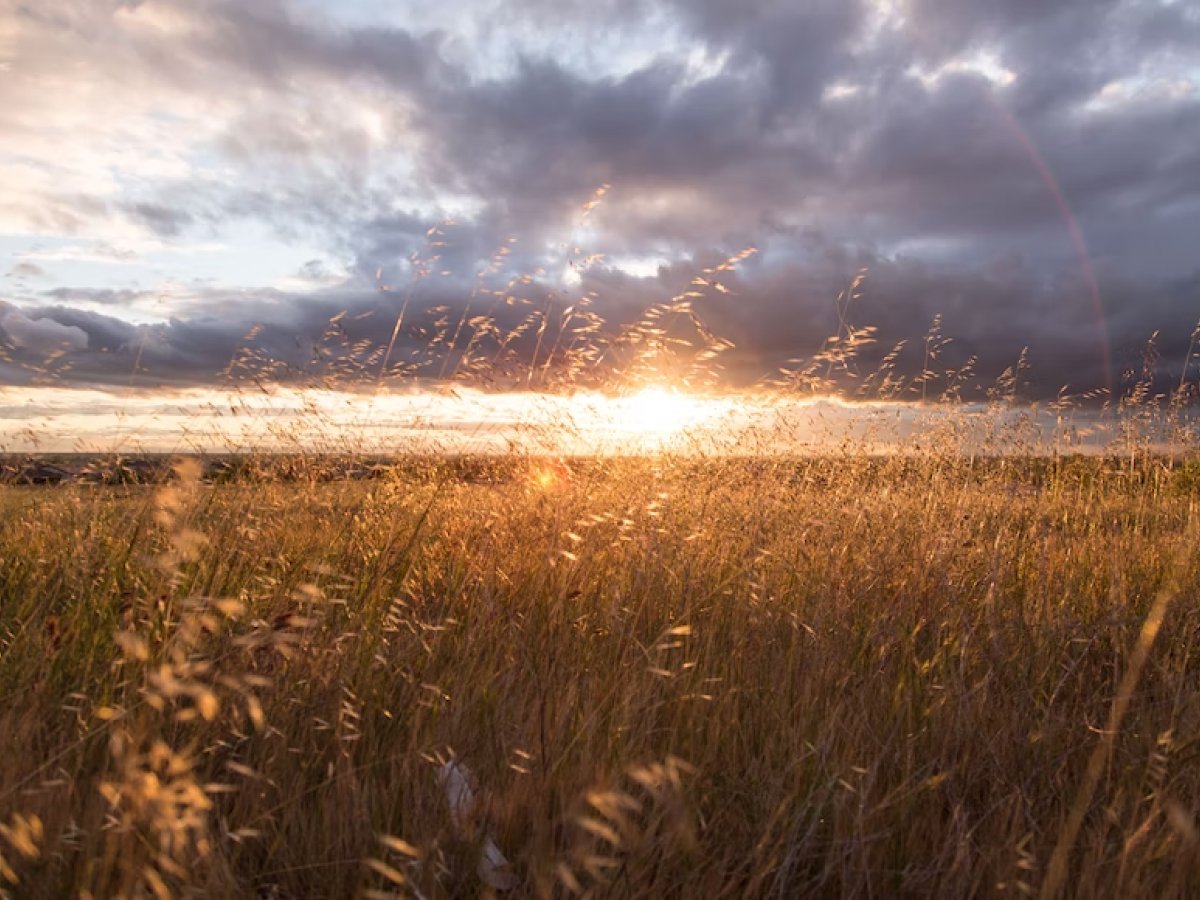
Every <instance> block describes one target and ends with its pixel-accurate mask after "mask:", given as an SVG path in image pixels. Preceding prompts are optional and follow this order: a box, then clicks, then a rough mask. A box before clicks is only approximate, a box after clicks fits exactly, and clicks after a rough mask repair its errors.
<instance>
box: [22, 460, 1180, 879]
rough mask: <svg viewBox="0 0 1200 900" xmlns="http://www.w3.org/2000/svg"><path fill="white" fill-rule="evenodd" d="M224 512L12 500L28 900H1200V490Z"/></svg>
mask: <svg viewBox="0 0 1200 900" xmlns="http://www.w3.org/2000/svg"><path fill="white" fill-rule="evenodd" d="M464 472H466V473H474V474H471V476H470V477H468V476H467V475H466V474H464ZM479 472H482V473H483V474H482V475H480V474H479ZM198 475H199V471H198V468H197V467H196V465H195V464H194V463H191V462H186V461H185V462H183V463H182V464H181V466H180V470H179V478H178V479H176V480H174V481H172V482H171V483H168V484H165V485H129V486H89V485H61V486H55V487H15V486H9V487H0V696H3V697H4V698H6V701H5V703H4V704H2V705H0V734H3V735H4V744H5V752H4V753H3V754H2V755H0V823H3V824H4V827H5V830H4V831H3V832H0V853H2V854H3V859H4V864H3V865H2V866H0V878H2V879H3V883H4V884H7V889H8V890H10V891H11V892H12V893H13V895H14V896H31V897H57V896H66V895H83V896H93V897H107V896H115V895H126V896H145V895H152V896H153V895H157V896H194V895H197V894H201V895H209V896H231V897H232V896H245V897H254V896H259V897H266V896H271V897H317V896H362V895H364V894H365V895H373V896H383V895H389V894H392V895H396V896H424V897H439V896H473V895H476V894H486V893H488V892H489V891H490V890H491V888H489V887H488V885H487V884H486V883H485V881H483V880H481V879H480V877H479V875H478V874H477V870H478V865H477V862H478V854H479V848H480V846H481V845H482V844H483V842H484V841H485V839H486V837H487V835H489V834H490V835H492V836H494V838H495V841H496V844H497V845H498V846H499V848H500V849H501V850H502V851H503V853H504V854H505V856H506V857H507V859H508V861H509V862H510V863H511V871H510V872H506V873H505V874H506V875H508V876H510V877H511V879H512V880H514V881H515V883H516V889H515V893H516V895H517V896H525V895H532V896H546V897H550V896H567V895H570V894H590V895H593V896H680V897H683V896H704V897H717V896H805V895H808V896H815V895H826V896H828V895H837V894H841V895H863V896H865V895H872V896H894V895H910V896H931V895H937V896H966V895H972V894H975V895H993V894H1002V893H1011V894H1014V895H1021V894H1030V893H1036V892H1037V891H1038V890H1039V889H1041V888H1043V887H1044V886H1045V885H1046V884H1047V872H1048V867H1049V864H1050V860H1051V857H1052V854H1053V853H1054V851H1055V848H1056V847H1060V848H1061V849H1060V855H1061V854H1065V856H1064V858H1065V860H1066V861H1067V866H1068V868H1067V875H1068V877H1067V879H1066V880H1065V886H1066V887H1065V892H1066V893H1067V894H1071V895H1080V896H1093V895H1104V896H1114V897H1116V896H1120V897H1128V896H1135V895H1140V896H1171V895H1176V896H1184V895H1185V894H1186V893H1187V891H1188V889H1189V888H1190V887H1194V885H1195V884H1196V882H1197V879H1198V878H1200V855H1198V836H1197V831H1196V825H1195V821H1194V817H1195V811H1196V810H1197V809H1198V808H1200V766H1197V765H1196V756H1197V753H1198V752H1200V693H1198V692H1197V689H1196V685H1197V683H1198V682H1197V676H1198V675H1200V652H1198V647H1197V643H1198V642H1200V607H1198V606H1197V604H1196V597H1197V587H1198V586H1200V565H1198V563H1200V560H1198V558H1197V553H1196V550H1195V548H1196V546H1197V544H1196V526H1197V522H1198V517H1197V510H1196V502H1197V498H1198V497H1200V488H1198V487H1197V485H1198V483H1200V482H1198V479H1197V477H1196V476H1197V468H1196V466H1195V465H1194V464H1191V463H1181V462H1179V461H1175V462H1172V461H1169V460H1165V459H1160V458H1155V457H1151V456H1143V457H1127V458H1124V459H1121V460H1115V459H1104V458H1091V459H1081V458H1067V457H1064V458H1058V459H1040V460H1032V459H1028V460H1026V459H988V460H982V459H971V458H969V457H963V456H957V455H945V456H938V455H935V454H928V455H926V456H924V457H920V458H914V457H912V456H906V457H900V456H897V457H876V458H871V457H866V456H853V455H847V456H843V457H838V458H832V457H829V458H817V459H811V460H790V461H785V460H772V459H759V460H749V459H743V460H703V459H694V458H687V457H677V458H672V457H659V458H653V459H651V458H646V459H608V460H602V461H601V460H595V461H588V460H579V461H575V462H572V463H569V464H564V463H561V462H553V461H549V460H540V459H537V458H525V459H517V458H513V459H509V460H507V461H505V463H504V465H502V466H500V467H499V468H496V467H495V463H488V464H487V465H485V466H482V467H479V468H478V472H477V471H476V469H472V468H470V467H468V468H466V469H464V468H463V467H462V466H450V465H443V464H438V463H437V462H436V461H433V460H431V461H426V462H424V463H421V462H419V461H410V462H409V463H407V464H403V465H398V466H396V467H395V468H393V469H389V470H387V471H385V472H383V473H382V474H380V475H379V477H376V478H374V479H373V480H369V481H351V480H346V481H329V482H321V481H319V480H318V479H317V478H315V477H314V478H313V479H311V480H309V481H303V480H301V481H292V482H274V483H272V482H270V481H266V480H262V481H256V480H248V481H245V482H241V483H230V484H210V483H206V482H203V481H201V480H200V479H199V477H198ZM1163 590H1166V591H1168V592H1169V596H1167V597H1166V598H1165V599H1166V600H1168V601H1170V603H1169V606H1168V608H1167V613H1166V616H1165V619H1164V620H1163V622H1162V627H1161V631H1160V632H1159V633H1158V634H1157V639H1156V640H1155V641H1154V643H1153V646H1152V647H1151V648H1150V653H1149V656H1148V661H1147V662H1146V664H1145V666H1144V669H1142V670H1140V671H1138V672H1136V673H1135V674H1137V675H1138V676H1139V677H1138V678H1137V679H1136V683H1134V684H1133V686H1132V687H1133V690H1132V693H1131V694H1130V696H1129V698H1128V701H1129V705H1128V712H1127V713H1126V714H1125V716H1124V719H1123V721H1120V722H1119V728H1118V729H1117V730H1116V733H1115V734H1108V735H1107V736H1106V735H1105V730H1106V728H1105V725H1106V722H1108V721H1109V717H1110V712H1111V710H1112V707H1113V701H1114V696H1115V695H1116V694H1117V693H1118V685H1119V683H1120V681H1121V679H1122V677H1123V676H1124V675H1125V674H1127V672H1128V670H1129V667H1130V659H1131V654H1132V653H1133V649H1134V647H1135V645H1136V644H1137V642H1138V636H1139V633H1140V632H1141V630H1142V628H1143V624H1144V621H1145V619H1146V617H1147V613H1148V611H1149V610H1150V609H1151V606H1152V604H1153V603H1154V602H1155V598H1156V597H1159V596H1160V592H1161V591H1163ZM1106 741H1107V742H1109V745H1108V746H1105V742H1106ZM1097 748H1099V751H1102V757H1103V758H1102V759H1101V762H1102V763H1103V767H1102V768H1101V769H1099V770H1098V772H1097V777H1096V780H1095V781H1096V783H1095V785H1094V794H1093V796H1091V797H1090V798H1089V797H1087V796H1085V794H1086V790H1085V788H1086V785H1087V783H1088V779H1089V775H1088V767H1089V758H1090V757H1091V756H1093V755H1094V754H1095V753H1097V752H1099V751H1098V750H1097ZM451 758H455V759H458V760H460V761H461V762H462V763H463V764H464V765H465V766H467V767H469V769H470V770H471V771H472V772H473V773H474V776H475V778H476V779H477V785H476V787H477V788H478V802H477V803H476V804H475V806H474V808H473V809H472V810H471V811H470V815H469V817H468V821H466V822H463V821H461V820H460V821H456V818H455V817H454V816H452V814H451V811H450V809H449V807H448V806H447V802H446V796H445V794H444V792H443V790H442V786H441V785H440V784H439V781H438V767H439V765H441V764H442V763H444V762H445V761H446V760H448V759H451ZM1081 797H1082V798H1083V805H1084V809H1083V812H1084V816H1083V819H1082V822H1081V824H1080V827H1079V833H1078V837H1077V838H1072V839H1070V840H1069V846H1065V847H1064V846H1063V840H1064V823H1065V822H1067V820H1068V819H1069V817H1070V816H1071V813H1072V809H1073V808H1074V807H1075V806H1076V805H1078V803H1079V802H1080V798H1081ZM381 838H382V840H381ZM1051 887H1053V885H1051Z"/></svg>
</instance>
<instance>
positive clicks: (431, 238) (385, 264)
mask: <svg viewBox="0 0 1200 900" xmlns="http://www.w3.org/2000/svg"><path fill="white" fill-rule="evenodd" d="M0 22H2V23H3V24H2V27H0V61H2V62H3V69H2V70H0V136H2V138H3V140H2V141H0V146H2V147H3V148H4V149H3V150H0V176H3V178H4V180H5V183H6V185H10V186H12V189H11V190H6V192H5V195H4V196H3V197H2V198H0V235H7V236H8V243H7V244H6V245H5V246H9V247H11V248H13V249H12V250H11V253H12V256H13V259H12V260H11V264H10V265H8V266H6V270H7V271H9V276H8V278H7V279H6V280H4V281H2V282H0V298H3V302H4V305H3V306H2V307H0V339H2V340H3V341H4V343H5V344H6V345H7V349H6V351H5V356H6V360H3V361H0V379H3V380H4V381H6V382H7V383H11V384H22V383H29V382H32V381H38V380H42V379H46V378H56V379H58V380H59V381H62V382H65V383H88V384H101V385H102V384H125V383H128V382H129V380H130V378H131V377H134V378H136V379H137V380H138V382H139V383H140V384H143V385H151V384H162V385H203V384H210V383H215V382H218V381H220V380H221V379H222V378H227V377H230V376H231V375H234V374H237V373H241V374H247V373H250V372H251V371H253V372H254V373H255V374H256V375H257V376H259V377H270V378H277V379H281V380H303V379H306V378H325V379H334V380H336V381H338V383H344V384H351V383H360V384H361V383H370V382H371V380H372V379H380V378H385V377H386V378H392V377H395V378H400V377H401V376H405V375H419V376H420V377H424V378H429V379H437V378H439V377H445V376H446V375H447V374H448V373H451V372H453V371H454V370H455V369H456V368H457V367H458V364H459V363H460V362H461V360H460V359H459V358H458V357H457V356H456V355H455V352H454V350H453V349H452V351H451V352H450V355H449V358H450V361H449V362H447V357H446V353H447V351H446V350H445V348H444V347H443V348H442V349H441V350H439V349H438V348H436V347H435V348H434V350H433V351H432V352H430V351H429V349H428V346H427V345H428V343H429V339H430V336H431V335H433V334H436V333H437V332H438V330H439V328H440V329H441V330H443V331H445V330H446V329H447V328H448V329H449V334H448V335H447V341H446V343H447V344H448V345H449V346H450V347H451V348H457V351H460V352H461V351H462V350H463V349H464V348H466V347H467V346H468V345H470V341H471V337H472V335H475V334H476V333H477V332H478V331H479V330H480V328H481V327H482V326H481V325H480V324H479V323H476V324H469V321H470V320H471V319H472V318H473V317H475V316H480V315H484V314H489V315H492V316H493V317H494V318H495V321H496V322H497V323H498V324H499V325H500V326H502V328H503V329H512V328H516V327H518V326H519V325H520V323H521V322H522V321H524V320H525V319H526V317H527V316H529V315H531V314H534V318H533V319H531V320H529V326H528V334H526V335H522V336H519V337H518V338H516V339H514V340H513V341H512V342H511V343H510V344H509V345H507V346H506V347H502V346H501V342H500V341H499V340H492V339H491V338H489V337H488V336H486V335H484V336H481V337H479V339H478V341H477V344H476V345H475V346H476V349H477V350H479V351H480V353H481V354H482V353H483V352H484V351H485V350H486V351H487V352H488V353H491V352H492V351H493V350H494V351H495V356H494V357H493V358H494V359H495V360H497V372H498V373H499V376H498V377H497V380H496V384H497V385H500V386H503V385H505V384H507V383H508V382H506V381H505V379H504V377H502V376H503V375H504V373H505V372H507V371H508V370H507V369H505V366H504V365H501V364H500V362H502V361H503V360H505V359H507V360H509V361H510V362H512V366H511V369H512V371H513V372H515V371H517V369H518V368H519V367H518V366H517V361H519V360H524V361H525V362H526V363H528V362H529V361H530V360H532V361H533V364H534V365H535V366H537V365H538V363H539V362H541V361H542V360H543V359H544V360H545V361H546V362H547V363H550V362H551V361H552V358H553V353H554V352H557V350H556V349H555V348H556V342H557V349H561V348H562V347H567V346H570V345H571V342H572V341H573V340H584V339H585V337H586V336H587V335H589V334H591V335H592V336H593V337H594V336H595V335H597V334H598V335H604V336H607V337H608V338H611V336H612V335H614V334H616V333H617V332H619V330H620V327H621V326H622V325H627V324H628V323H630V322H635V321H637V320H638V318H639V317H640V316H641V315H642V313H643V311H644V310H645V309H647V308H648V307H651V306H653V305H654V304H661V303H665V302H667V301H669V300H670V299H671V298H673V297H678V296H680V295H681V294H683V293H685V292H688V291H689V290H692V291H694V292H695V293H696V296H694V297H692V298H690V299H691V300H692V305H693V307H694V311H695V313H696V315H697V316H698V318H699V319H701V320H702V321H703V322H704V323H705V324H706V326H707V327H708V328H710V329H711V330H712V331H714V332H715V333H716V334H718V335H720V336H722V337H725V338H728V340H729V341H731V342H732V345H733V346H732V347H731V348H727V349H724V352H722V353H721V354H720V357H719V359H720V362H721V364H722V366H723V369H722V375H721V378H722V379H723V380H724V381H725V382H726V383H728V384H746V383H753V382H755V381H756V380H761V379H763V378H764V377H770V376H771V375H772V373H777V372H778V370H779V369H780V367H784V368H787V367H789V366H793V367H794V366H796V365H800V366H803V364H804V363H803V361H804V360H808V359H811V358H812V356H813V355H814V354H816V353H818V352H819V351H820V349H821V347H822V344H823V341H824V339H825V338H826V337H827V336H829V335H830V334H833V333H835V332H837V330H838V329H839V327H840V326H842V325H843V323H844V322H849V324H851V325H853V326H867V325H872V326H875V327H876V328H877V331H876V332H875V334H874V338H875V339H876V341H877V343H876V344H874V345H872V346H870V347H867V348H864V349H863V350H862V353H861V356H862V358H861V361H860V364H859V368H860V370H861V372H862V373H865V372H867V371H869V370H870V369H871V368H872V367H873V366H874V365H876V364H877V363H878V361H879V359H881V358H882V357H883V355H884V354H885V353H886V352H887V351H888V350H890V349H891V348H892V347H893V346H894V345H895V344H896V343H898V342H901V341H906V342H907V349H906V350H905V351H903V352H902V353H901V355H900V356H899V358H898V362H897V371H898V372H900V373H901V374H903V375H905V376H906V377H909V378H911V377H912V375H913V374H915V372H916V371H918V370H919V369H920V368H921V365H922V363H923V362H924V361H925V356H924V353H923V348H924V347H925V337H926V335H927V333H928V331H929V329H930V327H931V325H932V323H933V321H934V317H935V316H940V322H941V325H940V327H941V331H942V332H943V333H944V334H945V335H947V336H950V337H953V338H954V342H953V343H951V344H949V345H948V346H947V347H946V348H945V349H944V351H943V353H942V355H941V356H940V357H939V359H938V364H939V366H941V367H942V368H944V369H957V368H961V367H963V366H965V365H966V364H967V363H968V362H969V361H971V360H972V359H973V360H974V363H973V365H974V368H975V370H976V371H977V372H978V377H979V378H980V379H982V380H983V381H985V382H986V381H988V380H990V379H992V378H994V377H995V376H996V375H998V374H999V373H1000V372H1002V371H1003V370H1004V369H1005V368H1007V367H1009V366H1011V365H1013V364H1014V363H1015V362H1016V360H1017V358H1018V357H1019V356H1020V354H1021V353H1022V350H1023V348H1026V347H1028V356H1029V360H1030V365H1031V368H1030V370H1029V374H1028V379H1027V384H1026V385H1025V388H1024V389H1025V390H1026V392H1027V393H1028V395H1029V396H1051V395H1053V394H1055V393H1056V392H1057V391H1058V390H1059V389H1060V388H1061V387H1062V386H1064V385H1067V386H1070V388H1071V389H1072V390H1075V391H1086V390H1089V389H1093V388H1098V387H1103V386H1105V385H1112V386H1113V387H1114V388H1116V389H1119V388H1120V386H1121V384H1122V378H1123V373H1124V372H1125V370H1126V369H1136V368H1137V367H1138V366H1139V365H1140V359H1141V355H1142V350H1143V347H1144V345H1145V342H1146V341H1147V339H1148V338H1149V337H1150V336H1151V334H1153V333H1154V332H1156V331H1157V332H1160V335H1159V337H1158V339H1157V344H1158V351H1159V354H1160V356H1159V359H1160V360H1161V366H1162V369H1163V378H1164V380H1170V379H1174V380H1177V379H1178V377H1179V375H1180V373H1181V369H1182V367H1183V366H1184V365H1185V357H1186V354H1187V352H1188V347H1189V339H1190V336H1191V333H1192V329H1193V326H1194V325H1195V322H1196V320H1197V319H1198V318H1200V266H1198V264H1197V260H1196V246H1195V237H1194V236H1195V235H1196V234H1197V233H1200V149H1198V148H1200V70H1198V69H1197V68H1196V66H1195V63H1194V52H1193V49H1192V48H1194V47H1196V46H1200V13H1198V12H1197V11H1196V10H1195V9H1194V8H1193V7H1192V6H1191V5H1189V4H1184V3H1170V2H1159V0H1102V2H1083V0H1072V2H1064V3H1056V4H1043V5H1041V6H1039V5H1033V6H1031V5H1029V4H1027V3H1019V2H1016V0H1011V2H998V3H994V2H989V3H983V2H978V3H966V4H964V3H959V2H955V3H949V2H946V0H910V2H883V0H878V2H842V0H838V2H822V0H818V2H813V3H804V4H797V3H790V2H782V0H780V2H773V0H755V2H751V3H743V2H739V3H734V2H719V0H700V2H686V3H685V2H682V0H680V2H672V0H607V2H597V3H586V4H585V3H565V4H558V3H556V4H549V3H546V2H543V0H523V2H522V0H511V2H479V3H457V4H453V5H452V8H451V7H449V6H448V7H447V9H445V10H442V11H441V12H437V13H432V12H430V11H429V10H428V9H427V8H424V7H423V6H422V5H417V4H387V5H378V4H372V3H369V2H367V0H360V2H358V3H351V4H343V5H339V7H338V9H337V11H336V12H333V11H330V10H329V9H327V8H326V7H325V5H318V4H309V3H304V2H300V0H295V2H290V3H289V2H283V0H264V2H261V3H255V4H243V3H235V2H232V0H229V2H225V0H205V2H184V0H143V2H115V0H114V2H108V0H87V2H84V0H66V2H61V3H55V4H52V5H48V4H33V3H23V2H15V0H10V2H8V3H5V4H2V5H0ZM463 23H466V24H463ZM68 59H69V60H71V61H72V64H71V65H70V66H65V65H64V64H63V60H68ZM601 185H608V186H609V187H608V189H607V190H606V192H605V193H604V194H603V197H602V199H600V202H599V203H597V204H595V205H594V206H590V205H589V201H590V200H592V199H593V198H594V197H595V195H596V191H597V188H599V187H600V186H601ZM431 229H435V230H434V231H433V232H432V233H431ZM300 246H303V247H306V248H308V247H312V248H317V252H318V254H319V255H318V256H317V257H315V258H311V259H308V260H300V261H297V262H296V263H295V265H293V266H292V268H291V270H289V271H286V272H284V271H280V272H279V273H278V274H277V277H274V278H272V279H265V278H263V276H262V273H261V271H259V268H256V267H258V266H260V265H265V263H264V262H263V261H264V260H267V259H273V258H274V256H273V254H274V255H278V256H279V257H280V258H281V259H282V258H284V257H285V256H286V251H287V249H288V248H295V247H300ZM204 247H224V248H226V250H227V251H228V253H227V256H220V255H219V254H217V255H216V256H214V259H215V260H217V261H220V260H225V259H229V260H233V262H230V263H229V264H228V265H227V266H226V269H225V270H223V271H221V272H220V276H221V277H220V278H213V277H203V276H200V275H196V276H194V277H192V278H190V279H184V280H180V278H179V276H178V274H177V272H178V271H180V270H181V269H182V268H186V267H187V266H191V265H193V264H194V265H199V263H193V262H187V263H186V265H185V263H184V260H185V258H186V259H187V260H195V259H198V258H199V256H198V254H200V253H201V249H200V248H204ZM746 247H755V248H757V250H758V252H757V253H756V254H755V255H754V256H752V257H748V258H746V259H744V260H743V261H742V262H741V263H740V264H739V266H738V268H737V269H736V270H734V271H723V272H720V273H719V274H718V275H717V276H712V275H711V273H710V274H709V275H705V274H704V270H705V269H711V268H712V267H714V266H716V265H718V264H719V263H720V262H721V261H722V260H724V259H727V258H729V257H731V256H733V255H734V254H737V253H738V252H739V251H740V250H742V249H743V248H746ZM235 251H239V252H240V255H236V254H235ZM156 254H157V256H156ZM229 254H235V255H229ZM98 260H105V261H106V262H103V263H102V262H99V261H98ZM103 266H107V269H105V273H108V272H119V273H121V274H115V275H114V274H103V275H102V276H101V275H96V272H97V271H99V268H101V267H103ZM239 267H241V268H239ZM864 270H865V271H866V277H865V280H863V281H862V282H861V285H860V287H859V289H858V290H857V293H858V294H859V295H860V296H859V297H858V299H856V300H854V301H853V302H852V303H851V304H850V305H849V307H848V308H842V309H841V310H840V311H839V307H838V306H837V304H836V302H835V301H836V298H837V297H838V295H839V293H840V292H842V291H844V290H846V289H847V287H848V286H849V285H850V284H851V282H852V281H853V280H854V279H855V277H856V276H857V275H858V274H859V273H860V272H862V271H864ZM697 276H701V277H703V278H704V279H705V280H708V281H718V282H720V285H721V287H720V288H719V289H718V288H716V287H714V286H712V285H705V284H700V285H698V286H697V284H696V282H695V279H696V278H697ZM581 300H583V301H584V303H585V305H584V307H583V308H584V309H585V310H586V312H587V313H588V315H589V316H595V317H596V320H592V319H581V318H574V319H571V318H570V315H575V316H578V312H576V313H572V314H568V322H569V325H568V331H567V333H566V335H565V339H564V340H563V341H561V342H560V341H558V337H557V336H556V337H555V339H554V340H553V341H551V342H550V344H551V346H550V347H549V348H547V347H545V346H543V344H544V343H545V341H543V342H541V343H539V341H538V340H536V339H535V336H536V334H537V332H538V330H539V328H540V327H541V324H542V322H543V320H544V321H545V323H547V328H545V329H543V331H546V332H547V333H551V334H554V333H555V332H554V329H555V328H557V327H558V326H559V325H560V324H561V323H562V322H563V321H564V318H563V317H564V312H565V311H566V310H568V309H572V308H574V309H575V310H579V309H580V307H579V303H580V301H581ZM506 301H507V302H506ZM402 309H403V310H404V311H405V318H404V320H403V321H402V322H401V325H400V327H399V328H398V329H397V327H396V322H397V318H398V316H399V313H400V311H401V310H402ZM539 316H540V317H541V318H539ZM839 316H840V317H841V318H839ZM847 317H848V318H847ZM331 319H332V320H334V321H333V322H332V323H331ZM599 320H603V322H604V323H605V324H604V325H600V324H598V321H599ZM439 323H442V324H441V325H439ZM460 323H462V324H460ZM593 326H594V328H595V331H594V332H593V331H589V330H588V329H589V328H592V327H593ZM668 328H669V329H677V332H676V331H671V332H670V334H671V335H675V336H686V335H689V334H690V335H691V336H693V337H694V336H695V332H694V330H693V331H690V332H689V330H688V329H687V328H684V327H682V326H681V325H680V324H679V322H678V321H676V320H672V323H670V324H669V326H668ZM571 329H574V330H571ZM542 337H543V338H544V337H545V335H542ZM489 340H491V343H489ZM389 345H390V346H391V349H390V351H388V350H387V349H386V348H388V347H389ZM58 351H65V352H63V353H62V355H61V357H58V358H56V359H59V360H60V361H56V362H55V363H54V365H52V366H50V367H49V368H47V366H46V365H44V358H45V356H46V355H47V353H50V352H58ZM505 352H507V353H508V356H507V357H505V356H504V353H505ZM636 352H637V351H636V349H628V348H627V349H626V350H621V351H619V352H616V353H615V357H621V353H626V354H627V355H634V356H636ZM539 353H542V354H543V356H539ZM338 354H341V356H340V358H339V356H338ZM622 358H623V357H622ZM791 360H801V361H802V362H801V363H798V364H797V363H790V362H789V361H791ZM553 361H554V364H555V365H558V364H559V363H560V362H562V360H561V359H558V358H553ZM606 362H611V359H609V360H606ZM563 364H564V365H565V363H563ZM1193 374H1194V373H1193ZM514 377H516V376H514ZM517 380H519V378H518V379H517Z"/></svg>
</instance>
